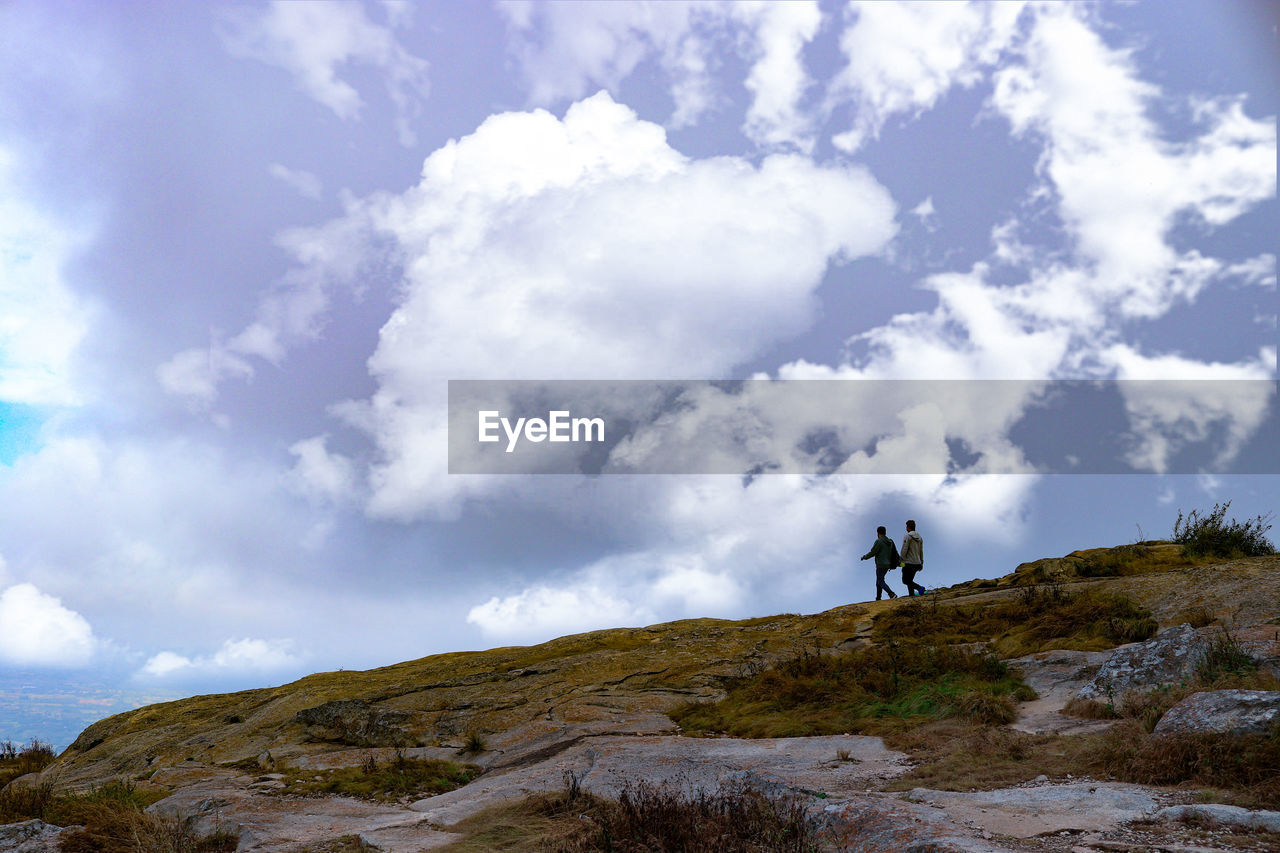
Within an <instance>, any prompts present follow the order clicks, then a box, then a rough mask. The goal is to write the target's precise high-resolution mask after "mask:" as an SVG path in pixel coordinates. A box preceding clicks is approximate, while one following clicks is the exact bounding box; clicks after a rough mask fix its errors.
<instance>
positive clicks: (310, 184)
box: [267, 163, 324, 200]
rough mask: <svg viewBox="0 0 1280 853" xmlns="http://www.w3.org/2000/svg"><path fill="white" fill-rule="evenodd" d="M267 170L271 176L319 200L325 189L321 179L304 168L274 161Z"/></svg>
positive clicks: (302, 193) (308, 196)
mask: <svg viewBox="0 0 1280 853" xmlns="http://www.w3.org/2000/svg"><path fill="white" fill-rule="evenodd" d="M267 172H268V173H269V174H270V175H271V177H273V178H275V179H276V180H278V181H282V182H284V183H285V184H287V185H288V186H290V187H292V188H293V189H295V190H297V192H298V193H299V194H301V195H304V196H306V197H307V198H309V199H315V200H318V199H319V198H320V194H321V192H322V191H323V190H324V185H323V184H322V183H321V182H320V179H319V178H318V177H316V175H315V174H314V173H312V172H308V171H305V170H303V169H290V168H289V167H288V166H282V165H280V164H279V163H272V164H271V165H270V166H268V167H267Z"/></svg>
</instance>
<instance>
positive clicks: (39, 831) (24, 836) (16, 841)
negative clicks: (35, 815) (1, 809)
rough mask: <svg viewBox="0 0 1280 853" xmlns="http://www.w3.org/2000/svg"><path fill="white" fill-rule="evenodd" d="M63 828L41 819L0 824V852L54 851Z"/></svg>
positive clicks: (33, 852)
mask: <svg viewBox="0 0 1280 853" xmlns="http://www.w3.org/2000/svg"><path fill="white" fill-rule="evenodd" d="M62 831H63V828H62V827H60V826H54V825H53V824H51V823H45V822H44V821H42V820H24V821H22V822H21V823H9V824H5V825H4V826H0V853H56V852H57V850H58V836H60V835H61V834H62Z"/></svg>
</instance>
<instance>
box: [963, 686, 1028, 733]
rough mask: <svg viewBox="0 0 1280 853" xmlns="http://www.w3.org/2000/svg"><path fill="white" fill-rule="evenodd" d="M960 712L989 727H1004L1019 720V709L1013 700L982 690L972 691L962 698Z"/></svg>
mask: <svg viewBox="0 0 1280 853" xmlns="http://www.w3.org/2000/svg"><path fill="white" fill-rule="evenodd" d="M960 712H961V713H962V714H964V716H966V717H968V718H969V719H970V720H973V721H974V722H975V723H982V724H983V725H987V726H1003V725H1005V724H1007V723H1012V722H1013V721H1014V720H1016V719H1017V718H1018V708H1017V706H1016V705H1015V704H1014V702H1013V699H1011V698H1010V697H1009V696H1007V695H1006V696H995V695H993V694H991V693H987V692H985V691H981V690H973V691H970V692H969V693H966V694H965V695H964V696H963V697H961V699H960Z"/></svg>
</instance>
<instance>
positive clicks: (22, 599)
mask: <svg viewBox="0 0 1280 853" xmlns="http://www.w3.org/2000/svg"><path fill="white" fill-rule="evenodd" d="M97 647H98V640H97V639H96V638H95V637H94V636H93V629H92V628H91V627H90V626H89V623H88V621H86V620H85V618H84V617H83V616H81V615H80V614H79V613H76V612H75V611H74V610H70V609H68V608H66V607H64V606H63V604H62V602H61V601H60V600H59V599H57V598H55V597H53V596H51V595H46V594H45V593H43V592H41V591H40V590H39V589H37V588H36V587H35V586H34V585H32V584H29V583H22V584H17V585H15V586H11V587H9V588H8V589H5V590H4V591H3V592H0V661H3V662H5V663H8V664H14V665H16V666H54V667H76V666H85V665H86V664H88V663H89V662H90V661H91V660H92V658H93V654H94V651H95V650H96V649H97Z"/></svg>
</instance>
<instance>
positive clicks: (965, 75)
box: [828, 0, 1025, 152]
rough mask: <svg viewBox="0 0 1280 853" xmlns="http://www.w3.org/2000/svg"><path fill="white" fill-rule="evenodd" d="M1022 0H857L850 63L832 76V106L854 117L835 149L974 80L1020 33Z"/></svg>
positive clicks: (851, 145) (852, 8) (846, 38)
mask: <svg viewBox="0 0 1280 853" xmlns="http://www.w3.org/2000/svg"><path fill="white" fill-rule="evenodd" d="M1024 6H1025V4H1024V3H1021V2H1004V3H929V2H880V0H873V2H853V3H850V4H849V6H848V7H847V12H846V14H847V16H848V19H849V23H848V25H847V26H846V27H845V29H844V31H843V32H842V33H841V35H840V49H841V52H842V53H843V54H844V59H845V66H844V68H843V69H842V70H841V71H840V73H839V74H837V75H836V76H835V78H834V79H833V80H832V81H831V83H830V85H829V90H828V100H829V102H830V105H831V106H832V107H834V106H837V105H840V104H846V103H847V104H849V105H850V108H851V109H852V111H853V122H852V126H851V127H850V129H849V130H847V131H845V132H843V133H840V134H838V135H837V136H836V137H835V138H834V140H833V142H834V143H835V145H836V147H837V148H840V149H841V150H844V151H849V152H853V151H856V150H857V149H858V148H860V147H861V146H862V145H863V144H864V143H865V142H866V141H867V140H869V139H874V138H875V137H876V136H878V135H879V133H880V129H881V128H882V127H883V126H884V124H885V122H886V121H888V120H889V119H890V118H891V117H893V116H895V115H901V114H907V115H909V116H914V115H915V114H918V113H921V112H923V111H925V110H927V109H929V108H930V107H932V106H934V104H936V103H937V102H938V100H939V98H941V97H942V96H943V95H944V94H946V92H947V91H948V90H950V89H951V88H952V87H953V86H957V85H958V86H965V87H967V86H972V85H974V84H975V83H977V82H978V81H979V80H981V79H982V77H983V75H984V73H985V72H986V71H988V70H989V69H990V67H991V66H992V64H994V63H995V61H996V60H997V59H998V58H999V57H1000V54H1001V52H1002V51H1004V50H1005V48H1006V47H1007V46H1008V45H1009V43H1010V42H1011V41H1012V40H1013V39H1014V37H1015V36H1016V35H1017V27H1018V18H1019V16H1020V15H1021V14H1022V10H1023V7H1024Z"/></svg>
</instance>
